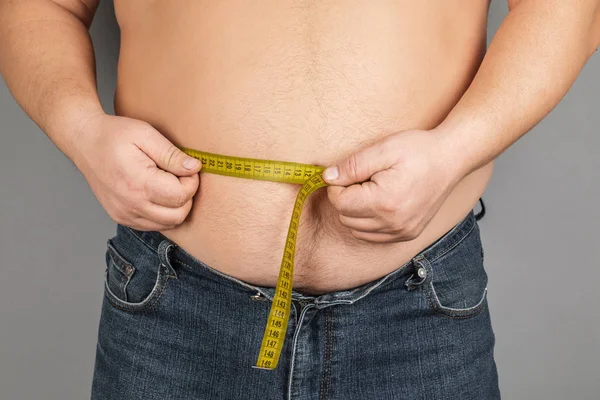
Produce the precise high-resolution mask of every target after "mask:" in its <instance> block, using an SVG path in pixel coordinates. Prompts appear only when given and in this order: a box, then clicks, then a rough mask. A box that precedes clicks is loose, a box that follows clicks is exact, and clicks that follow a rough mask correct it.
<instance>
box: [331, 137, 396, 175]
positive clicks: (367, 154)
mask: <svg viewBox="0 0 600 400" xmlns="http://www.w3.org/2000/svg"><path fill="white" fill-rule="evenodd" d="M392 147H393V146H387V141H385V140H383V141H380V142H377V143H375V144H374V145H372V146H369V147H367V148H366V149H363V150H360V151H358V152H356V153H354V154H351V155H350V156H348V157H346V158H345V159H343V160H342V161H340V162H339V163H337V164H336V165H334V166H331V167H329V168H327V169H325V171H323V178H324V180H325V181H326V182H327V183H329V184H331V185H341V186H348V185H351V184H353V183H360V182H365V181H368V180H369V179H370V178H371V176H372V175H373V174H375V173H376V172H379V171H382V170H384V169H387V168H389V167H391V166H392V165H394V163H395V162H396V159H397V157H396V155H395V152H394V151H393V149H392Z"/></svg>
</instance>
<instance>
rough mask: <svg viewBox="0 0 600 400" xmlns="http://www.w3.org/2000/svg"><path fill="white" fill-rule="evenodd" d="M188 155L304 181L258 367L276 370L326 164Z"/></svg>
mask: <svg viewBox="0 0 600 400" xmlns="http://www.w3.org/2000/svg"><path fill="white" fill-rule="evenodd" d="M180 149H181V150H182V151H183V152H184V153H186V154H187V155H189V156H191V157H194V158H196V159H198V160H200V162H202V169H201V170H200V171H201V172H202V171H204V172H208V173H211V174H218V175H226V176H234V177H238V178H246V179H257V180H263V181H272V182H284V183H295V184H300V185H302V187H301V188H300V191H299V192H298V195H297V196H296V201H295V203H294V209H293V211H292V218H291V220H290V225H289V228H288V233H287V237H286V240H285V247H284V251H283V259H282V260H281V266H280V268H279V277H278V278H277V284H276V286H275V295H274V296H273V302H272V304H271V310H270V311H269V317H268V319H267V324H266V326H265V331H264V334H263V339H262V343H261V346H260V351H259V354H258V359H257V360H256V365H255V366H254V367H255V368H261V369H269V370H272V369H275V367H277V362H278V361H279V356H280V355H281V350H282V348H283V341H284V339H285V334H286V331H287V326H288V321H289V317H290V310H291V303H292V282H293V275H294V254H295V253H296V238H297V237H298V226H299V225H300V214H301V213H302V208H303V207H304V202H305V201H306V198H307V197H308V196H310V195H311V193H313V192H314V191H316V190H317V189H319V188H321V187H324V186H327V183H326V182H325V181H324V180H323V177H322V173H323V170H325V167H320V166H316V165H310V164H300V163H294V162H288V161H274V160H261V159H257V158H242V157H231V156H225V155H221V154H214V153H207V152H203V151H198V150H193V149H189V148H187V147H180Z"/></svg>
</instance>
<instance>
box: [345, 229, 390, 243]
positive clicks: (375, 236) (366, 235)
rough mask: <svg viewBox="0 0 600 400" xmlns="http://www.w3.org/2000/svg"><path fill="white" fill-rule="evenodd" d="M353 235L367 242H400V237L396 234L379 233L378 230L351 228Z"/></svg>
mask: <svg viewBox="0 0 600 400" xmlns="http://www.w3.org/2000/svg"><path fill="white" fill-rule="evenodd" d="M350 232H351V233H352V236H354V237H355V238H357V239H360V240H364V241H366V242H372V243H394V242H398V239H397V238H396V236H395V235H392V234H390V233H378V232H361V231H356V230H351V231H350Z"/></svg>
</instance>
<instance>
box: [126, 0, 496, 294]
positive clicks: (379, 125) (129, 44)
mask: <svg viewBox="0 0 600 400" xmlns="http://www.w3.org/2000/svg"><path fill="white" fill-rule="evenodd" d="M115 8H116V13H117V18H118V21H119V25H120V27H121V54H120V58H119V75H118V85H117V92H116V97H115V110H116V113H117V114H119V115H125V116H129V117H134V118H139V119H142V120H145V121H147V122H149V123H151V124H152V125H153V126H154V127H156V128H157V129H158V130H159V131H161V132H162V133H163V134H164V135H165V136H166V137H167V138H168V139H170V140H171V141H173V142H174V143H175V144H177V145H182V146H186V147H192V148H196V149H199V150H203V151H208V152H213V153H220V154H227V155H232V156H239V157H253V158H269V159H276V160H285V161H295V162H301V163H308V164H315V165H322V166H329V165H333V164H335V163H336V162H337V161H340V160H341V159H343V158H344V157H346V156H348V155H350V154H351V153H353V152H355V151H357V150H359V149H361V148H363V147H364V146H367V145H369V144H372V143H374V142H376V141H377V140H378V139H381V138H383V137H384V136H387V135H389V134H392V133H395V132H398V131H402V130H405V129H413V128H419V129H430V128H433V127H435V126H436V125H437V124H439V123H440V122H441V121H442V120H443V118H444V116H445V115H446V114H447V113H448V112H449V111H450V110H451V108H452V107H453V106H454V105H455V104H456V102H457V101H458V99H459V98H460V96H461V95H462V93H463V92H464V91H465V90H466V88H467V87H468V85H469V83H470V81H471V79H472V77H473V75H474V74H475V72H476V70H477V67H478V66H479V63H480V61H481V58H482V57H483V54H484V51H485V37H486V19H487V10H488V1H487V0H444V1H435V0H424V1H412V0H398V1H384V0H381V1H379V0H377V1H373V0H319V1H314V0H294V1H292V0H284V1H282V0H264V1H260V2H247V1H242V0H230V1H205V0H179V1H176V2H175V1H166V0H162V1H161V0H154V1H148V0H144V1H141V0H115ZM457 156H459V155H457ZM492 168H493V167H492V163H490V164H488V165H486V166H484V167H483V168H481V169H479V170H477V171H475V172H473V173H471V174H470V175H468V176H467V177H465V178H464V179H463V180H462V181H461V182H460V183H459V184H458V186H457V187H456V188H455V190H454V191H453V192H452V194H451V195H450V196H449V197H448V199H447V201H446V202H445V204H444V205H443V206H442V208H441V209H440V211H439V212H438V214H436V216H435V217H434V218H433V219H432V220H431V222H430V223H429V225H428V226H427V228H426V229H425V231H423V233H422V234H421V235H420V236H419V237H418V238H417V239H415V240H412V241H408V242H399V243H385V244H382V243H370V242H366V241H363V240H359V239H356V238H354V237H353V236H352V235H351V233H350V230H349V229H348V228H346V227H344V226H343V225H341V223H340V222H339V220H338V218H337V214H336V213H335V212H334V210H333V208H332V206H331V204H330V203H329V201H328V199H327V192H326V189H320V190H319V191H317V192H316V193H314V194H313V195H311V197H310V198H309V200H308V201H307V204H306V206H305V209H304V211H303V213H302V219H301V224H300V228H299V230H300V231H299V238H298V243H297V250H296V258H295V260H296V261H295V271H294V288H295V289H296V290H298V291H300V292H304V293H307V294H319V293H324V292H327V291H332V290H342V289H347V288H351V287H355V286H357V285H360V284H363V283H366V282H368V281H372V280H374V279H377V278H379V277H381V276H383V275H385V274H387V273H389V272H390V271H392V270H394V269H396V268H398V267H399V266H401V265H402V264H404V263H405V262H406V261H408V260H409V259H410V258H411V257H413V256H414V255H416V254H417V253H418V252H419V251H420V250H421V249H423V248H424V247H426V246H427V245H429V244H430V243H432V242H434V241H435V240H436V239H437V238H439V237H440V236H441V235H443V234H444V233H445V232H446V231H448V230H449V229H450V228H452V226H453V225H455V224H456V223H458V222H459V221H460V220H461V219H462V218H464V216H465V215H466V214H467V213H468V212H469V211H470V210H471V209H472V208H473V207H474V206H475V205H476V203H477V200H478V199H479V197H480V195H481V194H482V193H483V191H484V189H485V186H486V184H487V182H488V180H489V178H490V175H491V172H492ZM298 189H299V186H297V185H291V184H282V183H274V182H263V181H252V180H246V179H239V178H233V177H226V176H220V175H211V174H201V181H200V189H199V191H198V193H197V194H196V196H195V198H194V206H193V208H192V211H191V212H190V215H189V216H188V218H187V220H186V221H185V222H184V223H183V224H182V225H180V226H178V227H177V228H175V229H172V230H169V231H165V232H163V234H165V235H166V236H167V237H169V238H170V239H172V240H174V241H175V242H176V243H178V244H179V245H180V246H181V247H182V248H184V249H185V250H187V251H188V252H189V253H191V254H192V255H193V256H195V257H196V258H198V259H199V260H201V261H203V262H204V263H206V264H208V265H210V266H211V267H213V268H215V269H217V270H219V271H222V272H224V273H226V274H229V275H232V276H234V277H236V278H239V279H242V280H245V281H247V282H249V283H253V284H256V285H261V286H274V285H275V283H276V281H277V275H278V272H279V266H280V263H281V257H282V254H283V245H284V242H285V236H286V234H287V228H288V224H289V218H290V216H291V211H292V206H293V202H294V199H295V197H296V194H297V192H298Z"/></svg>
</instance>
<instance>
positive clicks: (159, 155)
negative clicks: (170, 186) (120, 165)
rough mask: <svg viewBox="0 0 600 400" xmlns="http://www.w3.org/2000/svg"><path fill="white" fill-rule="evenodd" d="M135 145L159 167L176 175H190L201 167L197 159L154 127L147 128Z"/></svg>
mask: <svg viewBox="0 0 600 400" xmlns="http://www.w3.org/2000/svg"><path fill="white" fill-rule="evenodd" d="M136 145H137V146H138V147H139V148H140V149H141V150H142V151H143V152H144V153H146V154H147V155H148V157H150V158H151V159H152V160H153V161H154V162H155V163H156V165H158V167H159V168H161V169H163V170H165V171H168V172H170V173H172V174H174V175H177V176H190V175H192V174H195V173H197V172H198V171H199V170H200V168H201V163H200V161H199V160H197V159H195V158H193V157H190V156H188V155H187V154H185V153H184V152H183V151H181V150H180V149H179V148H177V146H175V145H174V144H173V143H171V142H170V141H169V140H167V138H165V137H164V136H163V135H162V134H161V133H160V132H158V131H157V130H156V129H153V128H151V129H149V131H148V134H147V136H146V137H145V138H144V140H143V141H140V143H136Z"/></svg>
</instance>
